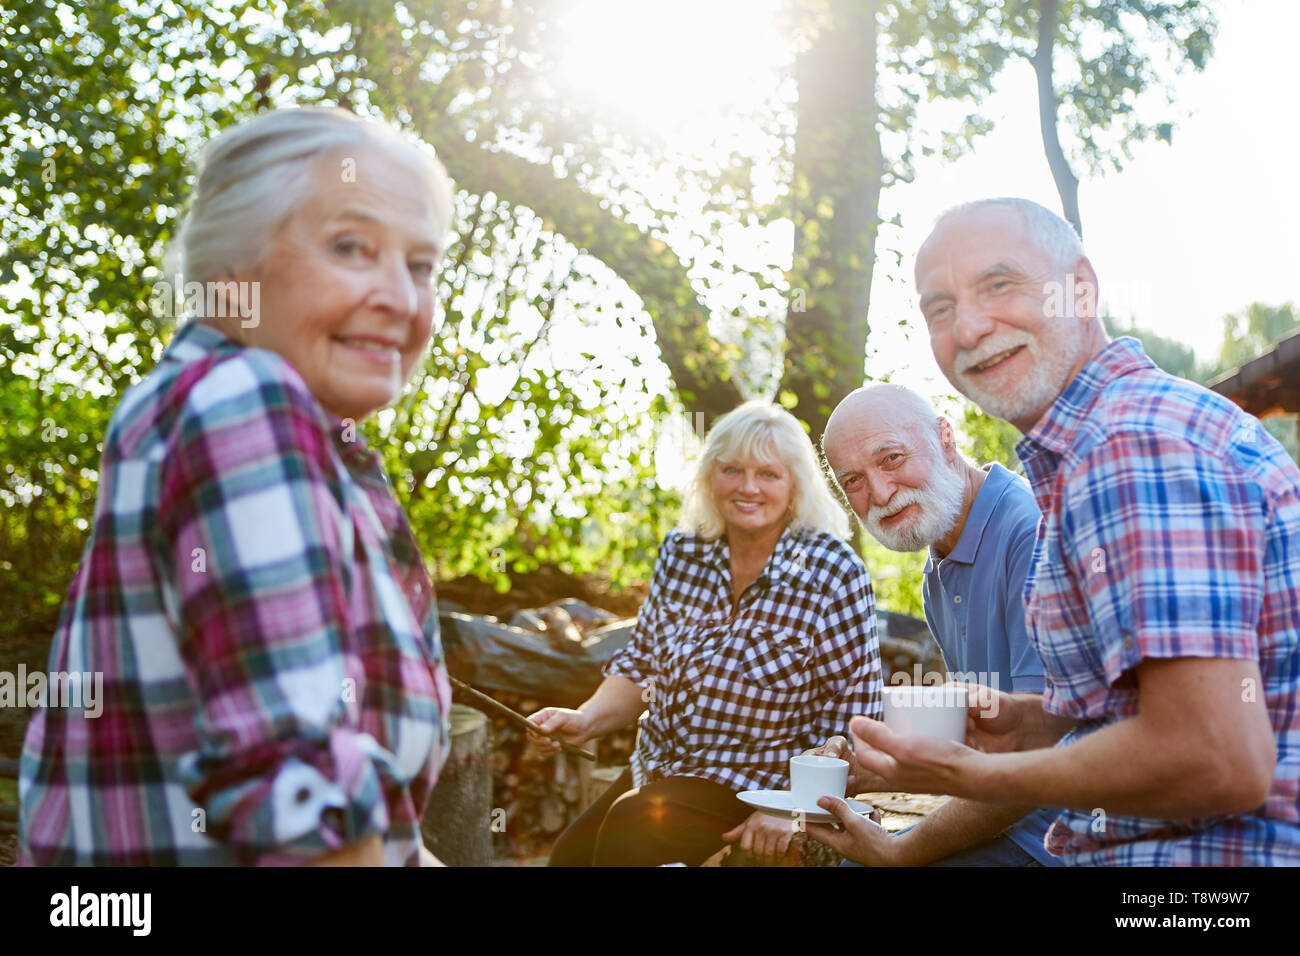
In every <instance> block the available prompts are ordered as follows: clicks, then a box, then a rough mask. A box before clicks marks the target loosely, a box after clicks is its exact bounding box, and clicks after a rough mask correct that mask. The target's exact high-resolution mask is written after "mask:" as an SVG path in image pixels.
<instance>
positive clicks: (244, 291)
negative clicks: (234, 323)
mask: <svg viewBox="0 0 1300 956" xmlns="http://www.w3.org/2000/svg"><path fill="white" fill-rule="evenodd" d="M261 306H262V288H261V283H259V282H235V281H233V280H232V281H230V282H197V281H193V280H191V281H189V282H187V281H185V277H184V276H183V275H182V274H181V273H179V272H178V273H176V275H174V276H172V278H171V279H159V280H158V281H157V282H155V283H154V284H153V291H152V294H151V295H150V297H149V311H150V312H152V313H153V316H154V318H156V319H163V318H167V319H171V318H175V317H176V316H177V315H178V314H181V315H185V314H188V315H193V316H201V317H203V318H205V319H239V324H240V326H241V327H242V328H245V329H255V328H257V326H258V325H259V324H260V323H261ZM178 310H179V311H178Z"/></svg>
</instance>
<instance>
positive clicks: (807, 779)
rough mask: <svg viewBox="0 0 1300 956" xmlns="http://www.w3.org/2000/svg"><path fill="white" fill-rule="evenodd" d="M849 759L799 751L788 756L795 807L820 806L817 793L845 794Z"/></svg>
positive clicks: (820, 795) (835, 795) (803, 808)
mask: <svg viewBox="0 0 1300 956" xmlns="http://www.w3.org/2000/svg"><path fill="white" fill-rule="evenodd" d="M848 782H849V762H848V761H847V760H841V759H840V758H839V757H819V756H817V755H816V754H800V755H799V756H798V757H791V758H790V798H791V802H792V803H793V804H794V806H795V808H796V809H800V810H818V811H820V810H821V807H819V806H817V800H818V799H819V798H820V797H825V796H831V797H839V798H840V799H843V798H844V788H845V787H846V786H847V785H848Z"/></svg>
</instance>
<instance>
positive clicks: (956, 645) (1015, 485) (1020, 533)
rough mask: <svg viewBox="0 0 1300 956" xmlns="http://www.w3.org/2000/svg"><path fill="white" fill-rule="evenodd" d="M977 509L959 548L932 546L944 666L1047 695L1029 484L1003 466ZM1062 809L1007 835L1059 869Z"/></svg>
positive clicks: (927, 591) (934, 629)
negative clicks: (1028, 605)
mask: <svg viewBox="0 0 1300 956" xmlns="http://www.w3.org/2000/svg"><path fill="white" fill-rule="evenodd" d="M987 470H988V475H987V476H986V477H985V478H984V483H983V484H982V485H980V490H979V493H978V494H977V495H976V496H975V502H974V504H972V505H971V510H970V514H969V515H968V516H967V518H966V526H965V527H964V528H962V532H961V537H960V538H958V540H957V546H956V547H955V548H953V549H952V553H951V554H949V555H948V556H947V557H946V558H944V559H943V560H942V561H939V562H938V563H937V564H936V563H935V559H934V550H933V549H931V551H930V557H929V560H928V561H926V565H925V581H924V583H923V584H922V588H921V596H922V600H923V601H924V604H925V620H926V622H927V623H928V624H929V625H930V633H932V634H933V635H934V638H935V640H936V641H938V643H939V648H940V650H942V651H943V660H944V665H945V666H946V667H947V668H948V672H949V673H950V674H952V675H953V677H954V678H955V679H958V680H968V681H972V682H975V683H980V684H985V685H987V686H989V687H995V688H997V689H998V690H1002V691H1006V692H1007V693H1035V694H1041V693H1042V692H1043V665H1042V662H1040V661H1039V659H1038V653H1037V652H1036V651H1035V650H1034V647H1033V645H1032V644H1031V643H1030V642H1029V635H1028V634H1027V633H1026V632H1025V607H1024V598H1023V595H1024V591H1025V578H1026V577H1027V576H1028V574H1029V565H1030V562H1031V559H1032V558H1033V554H1034V539H1035V537H1036V536H1037V534H1038V520H1039V513H1038V505H1037V504H1036V503H1035V501H1034V493H1033V492H1032V491H1031V490H1030V488H1029V483H1028V482H1027V481H1025V480H1024V479H1023V478H1020V477H1017V476H1016V475H1014V474H1012V473H1011V472H1009V471H1007V469H1005V468H1003V467H1002V466H1001V465H999V464H996V463H995V464H993V465H990V466H988V468H987ZM1057 813H1058V811H1055V810H1035V811H1034V812H1033V813H1031V814H1029V815H1028V816H1026V817H1024V818H1023V819H1022V820H1021V821H1020V822H1019V823H1017V824H1016V825H1015V826H1014V827H1012V828H1011V829H1010V830H1008V831H1007V832H1006V836H1007V838H1008V839H1010V840H1011V841H1012V842H1013V843H1015V844H1016V846H1018V847H1020V848H1021V849H1023V850H1024V851H1025V852H1026V853H1028V854H1029V855H1030V856H1032V857H1033V858H1034V859H1035V860H1037V861H1038V862H1040V863H1042V864H1044V865H1047V866H1060V865H1061V860H1060V858H1059V857H1055V856H1052V854H1050V853H1048V852H1047V850H1046V849H1044V848H1043V835H1044V834H1045V833H1046V832H1047V828H1048V827H1049V826H1050V825H1051V823H1052V821H1053V820H1054V819H1055V818H1056V815H1057Z"/></svg>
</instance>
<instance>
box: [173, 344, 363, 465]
mask: <svg viewBox="0 0 1300 956" xmlns="http://www.w3.org/2000/svg"><path fill="white" fill-rule="evenodd" d="M246 347H247V346H245V345H243V344H242V343H240V342H236V341H235V340H234V339H232V338H231V337H230V336H228V335H226V333H225V332H222V331H221V330H220V329H218V328H217V327H216V326H214V325H210V324H208V323H207V322H201V321H198V320H195V319H191V320H189V321H187V322H185V323H184V324H182V325H181V327H180V328H179V329H177V330H176V334H175V335H173V336H172V340H171V341H170V342H169V343H168V344H167V348H166V349H165V350H164V351H163V356H162V361H164V362H165V361H169V360H170V361H177V362H185V363H188V362H195V361H198V360H200V359H203V358H206V357H207V356H208V355H210V354H213V353H217V354H220V353H233V352H237V351H239V350H240V349H243V348H246ZM316 410H317V413H318V414H319V416H320V418H321V421H322V422H324V423H325V427H326V430H327V431H328V432H329V434H330V436H331V437H332V438H333V439H334V448H335V450H336V451H337V452H338V454H339V457H340V458H342V459H343V461H344V463H345V464H347V465H348V466H349V467H350V468H361V469H363V470H367V471H373V470H375V469H376V468H379V467H380V463H379V455H378V452H375V451H372V450H371V448H370V446H369V444H368V443H367V442H366V433H365V423H364V422H354V423H352V424H347V423H345V422H344V421H343V419H341V418H339V417H338V416H337V415H335V414H334V413H333V412H331V411H328V410H327V409H326V408H325V407H324V406H323V405H321V404H320V402H319V401H318V402H317V403H316ZM380 471H381V472H382V469H380Z"/></svg>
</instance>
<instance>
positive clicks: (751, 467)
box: [531, 401, 881, 866]
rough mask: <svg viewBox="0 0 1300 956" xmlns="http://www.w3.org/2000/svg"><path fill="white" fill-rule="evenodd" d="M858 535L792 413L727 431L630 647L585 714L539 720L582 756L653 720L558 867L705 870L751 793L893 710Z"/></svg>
mask: <svg viewBox="0 0 1300 956" xmlns="http://www.w3.org/2000/svg"><path fill="white" fill-rule="evenodd" d="M847 534H848V520H847V517H846V515H845V514H844V511H843V510H842V509H841V508H840V506H839V505H838V504H837V503H836V501H835V498H834V497H833V496H832V493H831V491H830V489H829V487H828V484H827V481H826V479H825V477H824V475H823V473H822V471H821V470H820V468H819V467H818V464H817V457H816V453H815V452H814V450H813V446H812V443H811V442H810V441H809V440H808V437H807V435H806V434H805V433H804V431H803V429H802V427H801V426H800V425H799V422H798V421H797V420H796V419H795V418H794V416H793V415H791V414H790V413H789V412H787V411H786V410H785V409H783V408H781V407H780V406H777V405H773V404H770V403H767V402H760V401H753V402H747V403H745V404H744V405H741V406H740V407H739V408H737V409H735V410H733V411H732V412H730V413H728V414H727V415H724V416H723V417H722V418H721V419H719V420H718V422H717V423H716V424H715V425H714V427H713V429H712V430H711V431H710V432H709V434H708V436H707V438H706V440H705V445H704V450H703V453H702V455H701V457H700V461H699V465H698V467H697V470H696V473H695V476H694V478H693V480H692V482H691V484H690V487H689V489H688V491H687V495H686V501H685V505H684V508H683V514H682V520H681V523H680V526H679V528H678V530H676V531H674V532H673V533H672V534H670V535H669V536H668V537H667V538H666V539H665V541H664V543H663V546H662V547H661V549H660V551H659V556H658V560H657V561H656V563H655V571H654V578H653V580H652V582H651V585H650V594H649V597H648V598H647V600H646V603H645V605H644V606H643V607H642V608H641V613H640V615H639V616H638V618H637V625H636V629H635V631H634V632H633V635H632V637H631V640H630V641H629V643H628V645H627V647H626V648H625V649H624V650H623V651H622V652H621V653H619V654H618V655H617V656H616V657H615V658H614V659H613V660H611V661H610V662H609V663H608V664H607V665H606V668H605V674H606V678H605V680H604V682H603V683H602V684H601V685H600V687H599V688H598V689H597V690H596V692H595V693H594V694H593V695H592V697H591V699H590V700H588V701H586V702H585V703H584V704H582V705H581V706H580V707H579V708H578V709H577V710H570V709H565V708H557V707H548V708H546V709H544V710H541V711H538V712H537V713H536V714H534V715H533V716H532V718H531V719H532V720H533V721H534V722H535V723H536V724H538V725H539V726H540V727H541V728H542V729H544V730H546V731H549V732H552V733H557V734H559V735H560V736H561V737H563V738H564V739H565V740H567V741H569V742H570V743H575V744H581V743H584V742H586V741H589V740H592V739H594V738H597V737H600V736H602V735H604V734H607V733H609V732H610V731H612V730H616V729H618V728H621V727H625V726H629V725H631V724H632V723H634V722H636V721H637V719H638V717H639V718H640V732H639V734H638V736H637V746H636V752H635V753H634V755H633V758H632V762H631V767H630V768H629V769H628V770H627V772H625V773H624V774H623V776H622V777H621V778H620V779H619V780H618V781H616V782H615V783H614V784H613V785H612V786H611V787H610V788H609V790H608V791H607V792H606V793H605V794H604V795H603V796H602V797H601V798H600V799H599V800H597V801H596V803H595V804H593V806H592V807H591V808H590V809H588V810H587V812H586V813H584V814H583V815H582V816H581V817H580V818H579V819H578V820H576V821H575V822H574V823H573V824H572V825H571V826H570V827H569V828H568V829H567V830H566V831H565V832H564V833H563V834H562V835H561V837H560V839H559V841H558V842H557V844H556V846H555V849H554V851H553V853H552V855H551V860H550V864H551V865H552V866H656V865H659V864H661V863H686V864H689V865H698V864H700V863H702V862H703V861H704V860H706V859H708V858H709V857H710V856H711V855H713V854H714V853H715V852H716V851H717V850H719V849H721V847H722V846H723V836H722V835H723V834H724V833H726V832H727V831H729V830H732V829H733V828H735V827H736V826H737V825H738V824H740V823H742V822H743V821H745V820H747V819H748V818H749V817H750V816H751V808H750V807H748V806H746V805H745V804H744V803H742V802H741V801H739V800H738V799H737V798H736V793H737V792H738V791H742V790H751V789H784V788H785V787H786V786H787V785H788V762H789V759H790V757H792V756H795V755H797V754H799V753H802V752H804V751H806V750H808V749H811V748H815V747H817V746H819V745H820V744H822V742H823V741H825V740H826V739H827V738H829V737H830V736H832V735H835V734H841V733H843V731H844V728H845V727H847V726H848V723H849V720H850V719H851V718H852V717H854V716H856V715H858V714H867V715H872V714H877V713H879V711H880V692H881V671H880V656H879V649H878V643H877V639H876V619H875V604H874V599H873V596H872V591H871V580H870V578H869V576H868V574H867V570H866V568H865V567H864V566H863V564H862V562H861V561H860V560H859V559H858V557H857V555H856V554H854V553H853V551H852V550H851V549H850V548H849V546H848V545H847V544H846V543H845V541H844V538H845V536H846V535H847ZM532 740H533V742H534V743H535V744H536V745H537V746H538V747H539V748H540V749H542V750H543V751H544V752H547V753H554V752H556V751H557V750H558V745H557V744H555V743H554V742H553V741H550V740H547V739H546V738H544V737H540V736H536V735H534V736H532Z"/></svg>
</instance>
